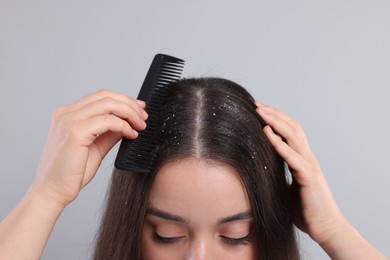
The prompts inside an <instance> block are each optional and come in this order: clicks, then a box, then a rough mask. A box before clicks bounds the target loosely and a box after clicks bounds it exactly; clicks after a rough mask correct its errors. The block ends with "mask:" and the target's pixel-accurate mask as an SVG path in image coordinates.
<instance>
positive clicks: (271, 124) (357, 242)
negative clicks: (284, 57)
mask: <svg viewBox="0 0 390 260" xmlns="http://www.w3.org/2000/svg"><path fill="white" fill-rule="evenodd" d="M256 105H257V107H258V108H257V112H258V113H259V114H260V116H261V117H262V118H263V119H264V121H265V122H266V123H267V124H268V125H267V126H265V127H264V129H263V130H264V133H265V135H266V136H267V137H268V139H269V140H270V142H271V144H272V145H273V147H274V148H275V149H276V151H277V152H278V153H279V155H280V156H281V157H282V158H283V159H284V160H285V161H286V163H287V164H288V166H289V169H290V172H291V173H292V175H293V177H294V180H295V182H296V183H294V184H293V185H294V188H297V189H298V190H297V192H298V195H299V206H298V208H299V210H298V211H297V213H298V214H297V217H296V221H295V224H296V226H297V227H298V228H300V229H301V230H302V231H304V232H306V233H307V234H309V236H310V237H311V238H312V239H313V240H314V241H316V242H317V243H319V244H320V245H321V247H322V248H323V249H324V250H325V251H326V252H327V253H328V255H329V256H331V258H332V259H386V258H385V257H384V256H383V255H382V254H380V253H379V252H378V251H377V250H376V249H375V248H373V247H372V246H371V245H370V244H368V242H367V241H365V240H364V239H363V238H362V237H361V236H360V235H359V234H358V233H357V232H356V230H355V229H354V228H353V227H352V226H351V225H350V224H349V223H348V221H347V220H346V219H345V218H344V216H343V215H342V213H341V212H340V210H339V208H338V206H337V204H336V202H335V200H334V198H333V196H332V193H331V192H330V189H329V187H328V185H327V183H326V180H325V177H324V175H323V173H322V171H321V168H320V165H319V163H318V161H317V159H316V157H315V156H314V154H313V152H312V151H311V149H310V147H309V144H308V142H307V140H306V137H305V134H304V132H303V131H302V129H301V127H300V125H299V124H298V123H297V122H296V121H294V120H293V119H291V118H289V117H288V116H287V115H285V114H283V113H281V112H279V111H278V110H276V109H274V108H272V107H269V106H266V105H263V104H260V103H256ZM275 132H276V133H277V134H278V135H280V137H279V136H278V135H277V134H275ZM373 257H374V258H373Z"/></svg>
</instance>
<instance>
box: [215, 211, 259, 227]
mask: <svg viewBox="0 0 390 260" xmlns="http://www.w3.org/2000/svg"><path fill="white" fill-rule="evenodd" d="M252 217H253V214H252V211H251V210H249V209H248V210H246V211H243V212H240V213H237V214H234V215H232V216H228V217H225V218H222V219H220V220H218V224H224V223H228V222H233V221H239V220H246V219H250V218H252Z"/></svg>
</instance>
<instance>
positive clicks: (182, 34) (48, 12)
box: [0, 0, 390, 259]
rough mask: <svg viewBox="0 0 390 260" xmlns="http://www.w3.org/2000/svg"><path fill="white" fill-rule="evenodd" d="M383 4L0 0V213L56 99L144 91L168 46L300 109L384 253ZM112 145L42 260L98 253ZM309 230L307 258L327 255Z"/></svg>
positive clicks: (26, 168) (388, 78)
mask: <svg viewBox="0 0 390 260" xmlns="http://www.w3.org/2000/svg"><path fill="white" fill-rule="evenodd" d="M389 13H390V3H389V2H388V1H379V0H366V1H362V0H348V1H345V0H344V1H343V0H342V1H325V0H323V1H322V0H321V1H289V0H280V1H196V2H195V1H194V2H189V1H179V0H177V1H75V0H69V1H43V0H39V1H27V0H24V1H18V0H0V86H1V94H0V118H1V135H0V143H1V146H0V155H1V156H0V160H1V161H0V162H1V166H2V170H1V174H0V187H1V188H0V218H1V219H2V218H4V217H5V215H6V214H7V213H8V212H9V211H10V210H11V209H12V208H13V207H14V206H15V205H16V204H17V202H18V201H19V200H20V199H21V197H22V196H23V194H24V192H25V191H26V190H27V188H28V186H29V185H30V183H31V181H32V180H33V178H34V175H35V169H36V167H37V165H38V162H39V157H40V153H41V151H42V148H43V144H44V140H45V136H46V133H47V130H48V126H49V122H50V115H51V111H52V110H53V109H54V108H56V107H58V106H61V105H64V104H67V103H70V102H72V101H74V100H76V99H78V98H80V97H81V96H83V95H86V94H88V93H91V92H93V91H96V90H98V89H101V88H108V89H111V90H114V91H119V92H122V93H125V94H128V95H131V96H136V95H137V93H138V90H139V87H140V85H141V83H142V81H143V78H144V76H145V74H146V71H147V69H148V66H149V64H150V61H151V59H152V57H153V55H154V54H155V53H158V52H162V53H167V54H171V55H176V56H178V57H181V58H183V59H185V60H186V61H187V64H186V67H185V71H184V76H187V77H188V76H221V77H225V78H228V79H231V80H234V81H237V82H238V83H240V84H242V85H243V86H245V87H246V88H247V89H248V90H249V91H250V92H251V93H252V94H253V95H254V96H255V97H256V99H257V100H259V101H262V102H264V103H266V104H270V105H273V106H275V107H278V108H279V109H280V110H282V111H285V112H287V113H288V114H289V115H291V116H292V117H294V118H295V119H297V120H298V121H299V122H300V123H301V124H302V126H303V128H304V129H305V131H306V134H307V136H308V139H309V141H310V143H311V146H312V149H313V150H314V152H315V153H316V155H317V156H318V158H319V160H320V162H321V165H322V168H323V170H324V173H325V174H326V177H327V180H328V182H329V185H330V187H331V189H332V191H333V193H334V196H335V197H336V200H337V201H338V203H339V206H340V208H341V209H342V211H343V212H344V214H345V215H346V217H347V218H348V219H349V220H350V222H351V223H352V224H353V225H354V226H355V227H356V228H357V229H358V230H359V231H360V232H361V234H362V235H363V236H364V237H365V238H367V239H368V240H369V241H370V242H371V243H373V244H375V245H376V246H377V247H378V248H379V249H380V250H381V251H383V252H384V253H385V254H386V255H387V256H390V247H389V239H388V235H389V234H390V225H389V222H388V220H389V219H390V207H389V204H388V198H389V197H390V190H389V189H388V183H389V180H390V177H389V168H390V166H389V163H388V161H389V159H388V156H389V148H388V147H389V146H390V137H389V135H388V133H389V132H390V120H389V117H388V111H390V103H389V102H388V99H389V97H390V90H389V84H390V73H389V68H390V50H389V47H388V46H390V35H389V26H390V15H389ZM116 149H117V147H116V148H115V149H114V150H113V151H112V152H111V153H110V154H109V156H108V157H107V158H106V159H105V160H104V162H103V164H102V166H101V168H100V170H99V173H98V175H97V176H96V178H95V179H94V180H93V181H92V183H90V184H89V185H88V186H87V187H86V188H85V189H84V190H83V191H82V192H81V194H80V196H79V197H78V199H77V200H76V201H74V202H73V203H72V204H71V205H69V206H68V207H67V208H66V209H65V211H64V212H63V214H62V215H61V217H60V219H59V220H58V223H57V225H56V227H55V229H54V231H53V234H52V236H51V238H50V240H49V242H48V245H47V248H46V250H45V253H44V255H43V257H42V259H88V258H89V257H90V254H91V252H92V248H93V246H92V245H93V239H94V235H95V232H96V229H97V226H98V221H99V217H100V210H101V203H102V200H103V198H104V195H105V191H106V187H107V183H108V180H109V178H110V175H111V169H112V167H113V160H114V156H115V154H116ZM301 239H302V252H303V253H304V255H305V259H328V257H327V256H326V255H325V254H324V253H323V252H322V250H321V249H320V248H319V247H318V246H317V245H316V244H315V243H313V242H311V241H310V239H308V237H307V236H306V235H304V234H301Z"/></svg>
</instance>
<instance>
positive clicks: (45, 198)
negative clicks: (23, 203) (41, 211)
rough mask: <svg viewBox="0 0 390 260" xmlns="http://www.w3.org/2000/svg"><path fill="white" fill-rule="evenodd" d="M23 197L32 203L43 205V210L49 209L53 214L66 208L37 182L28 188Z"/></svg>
mask: <svg viewBox="0 0 390 260" xmlns="http://www.w3.org/2000/svg"><path fill="white" fill-rule="evenodd" d="M25 197H26V198H28V200H30V201H32V202H34V203H37V204H43V205H45V208H47V209H51V210H52V211H54V212H62V210H64V208H65V206H66V204H64V203H62V202H60V200H58V199H57V198H56V196H55V195H54V194H53V193H52V192H50V190H49V189H48V188H46V187H45V185H44V184H41V183H39V182H37V181H34V183H33V184H32V185H31V186H30V188H29V189H28V191H27V193H26V195H25Z"/></svg>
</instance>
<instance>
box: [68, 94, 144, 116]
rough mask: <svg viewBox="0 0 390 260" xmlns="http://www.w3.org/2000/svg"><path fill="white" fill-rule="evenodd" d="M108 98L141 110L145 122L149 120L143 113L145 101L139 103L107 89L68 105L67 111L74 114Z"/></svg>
mask: <svg viewBox="0 0 390 260" xmlns="http://www.w3.org/2000/svg"><path fill="white" fill-rule="evenodd" d="M106 97H107V98H112V99H115V100H118V101H121V102H123V103H126V104H128V105H129V106H131V107H133V108H134V110H136V111H138V110H141V111H140V113H142V114H143V117H144V119H145V120H146V119H147V114H146V112H142V111H144V108H145V102H143V101H140V102H139V101H137V100H135V99H134V98H132V97H129V96H125V95H123V94H120V93H116V92H113V91H110V90H106V89H102V90H99V91H97V92H94V93H92V94H89V95H87V96H85V97H83V98H81V99H79V100H77V101H76V102H74V103H72V104H70V105H68V106H67V109H68V110H69V112H72V111H75V110H77V109H79V108H81V107H83V106H85V105H87V104H89V103H92V102H95V101H97V100H100V99H103V98H106Z"/></svg>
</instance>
